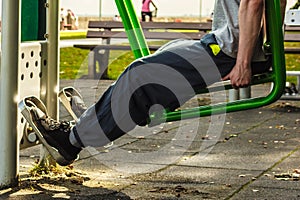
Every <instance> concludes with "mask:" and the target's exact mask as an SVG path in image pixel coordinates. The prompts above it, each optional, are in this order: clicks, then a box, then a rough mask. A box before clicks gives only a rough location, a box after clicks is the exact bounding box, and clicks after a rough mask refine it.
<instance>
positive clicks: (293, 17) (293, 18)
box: [285, 9, 300, 26]
mask: <svg viewBox="0 0 300 200" xmlns="http://www.w3.org/2000/svg"><path fill="white" fill-rule="evenodd" d="M285 24H286V25H294V26H299V25H300V10H296V9H292V10H288V11H287V12H286V16H285Z"/></svg>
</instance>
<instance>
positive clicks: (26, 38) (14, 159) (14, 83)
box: [0, 0, 285, 188]
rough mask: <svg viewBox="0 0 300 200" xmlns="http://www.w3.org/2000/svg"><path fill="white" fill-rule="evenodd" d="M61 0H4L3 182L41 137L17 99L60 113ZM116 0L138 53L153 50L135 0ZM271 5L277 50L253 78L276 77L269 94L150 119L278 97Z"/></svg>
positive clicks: (280, 80) (276, 16)
mask: <svg viewBox="0 0 300 200" xmlns="http://www.w3.org/2000/svg"><path fill="white" fill-rule="evenodd" d="M29 1H30V2H29ZM32 3H33V4H34V5H36V7H35V9H34V10H35V12H32V11H31V10H30V9H29V8H32V7H28V8H23V6H24V5H29V4H32ZM59 3H60V1H59V0H52V1H49V0H22V9H21V1H20V0H2V38H1V40H2V46H1V51H2V57H1V86H0V87H1V88H0V110H1V115H0V124H1V140H0V159H1V162H0V188H4V187H8V186H13V185H15V184H17V182H18V174H19V173H18V171H19V149H20V147H21V149H22V148H27V147H29V146H32V145H35V144H37V141H38V138H36V135H34V133H33V132H30V131H28V130H30V127H28V124H27V122H26V120H25V119H24V118H23V117H22V116H21V114H20V113H19V112H18V105H17V104H18V102H19V101H20V99H22V98H24V97H26V96H36V97H37V99H40V100H41V101H42V102H44V103H45V108H47V111H48V114H49V115H50V116H51V117H53V118H57V119H58V117H59V116H58V114H59V113H58V88H59V87H58V86H59V83H58V81H59V79H58V77H59V73H58V72H59V71H58V70H59V67H58V66H59V63H58V61H59V59H58V57H59V48H58V47H59V45H58V43H59V10H60V9H59V5H60V4H59ZM116 4H117V7H118V10H119V12H120V15H121V17H122V20H123V23H124V27H125V29H126V32H127V34H128V39H129V41H130V45H131V48H132V51H133V53H134V55H135V57H136V58H140V57H142V56H146V55H149V54H150V52H149V49H148V47H147V43H146V41H145V37H144V35H143V31H142V29H141V26H140V23H139V20H138V18H137V16H136V13H135V11H134V9H133V5H132V2H131V1H130V0H116ZM266 6H267V9H266V11H267V12H266V13H267V18H268V19H269V21H268V22H270V23H268V30H269V35H268V36H269V37H268V39H269V42H270V43H269V44H268V45H270V47H269V48H270V50H271V52H272V54H273V56H272V59H273V68H272V71H271V72H269V73H266V74H262V75H259V76H256V77H255V78H254V80H253V84H261V83H265V82H273V85H274V86H273V88H272V90H271V91H270V93H269V94H268V95H267V96H266V97H257V98H251V99H246V100H238V101H235V102H229V103H227V102H224V103H220V104H216V105H209V106H200V107H196V108H193V109H186V110H181V111H176V112H166V113H165V114H164V115H163V116H156V115H153V116H152V117H151V119H152V120H154V121H175V120H180V119H187V118H194V117H200V116H208V115H211V114H219V113H224V112H234V111H239V110H246V109H252V108H257V107H260V106H264V105H267V104H270V103H272V102H274V101H276V100H277V99H279V98H280V96H281V94H282V92H283V90H284V86H285V60H284V52H283V36H282V29H281V16H280V1H279V0H266ZM28 9H29V10H28ZM16 11H19V12H16ZM26 11H27V12H28V16H31V15H32V13H38V14H36V15H35V17H33V19H35V21H34V20H32V19H29V20H28V21H27V22H23V21H22V26H21V23H20V19H21V20H24V17H26V16H27V15H23V14H24V12H26ZM21 13H22V17H21ZM25 21H26V20H25ZM33 22H35V23H33ZM27 26H28V27H35V31H33V30H32V29H30V30H29V31H26V32H25V29H26V28H25V27H27ZM21 27H22V28H21ZM28 27H27V28H28ZM36 27H37V28H36ZM26 34H28V35H26ZM230 88H232V87H231V86H230V84H222V85H220V86H217V87H215V88H214V91H215V90H224V89H230ZM210 91H211V90H210ZM201 92H202V93H205V92H209V91H208V90H205V91H201ZM22 140H23V141H22ZM20 143H21V145H20Z"/></svg>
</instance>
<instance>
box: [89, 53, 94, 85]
mask: <svg viewBox="0 0 300 200" xmlns="http://www.w3.org/2000/svg"><path fill="white" fill-rule="evenodd" d="M95 67H96V62H95V52H94V51H90V52H89V55H88V78H90V79H95V76H96V68H95Z"/></svg>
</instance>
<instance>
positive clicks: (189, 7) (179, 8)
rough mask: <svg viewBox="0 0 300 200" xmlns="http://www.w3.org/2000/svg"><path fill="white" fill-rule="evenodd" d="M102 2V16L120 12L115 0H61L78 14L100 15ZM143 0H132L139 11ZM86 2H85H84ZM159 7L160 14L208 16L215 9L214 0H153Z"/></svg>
mask: <svg viewBox="0 0 300 200" xmlns="http://www.w3.org/2000/svg"><path fill="white" fill-rule="evenodd" d="M100 1H101V2H102V9H101V10H102V16H114V15H115V14H118V10H117V7H116V5H115V1H114V0H84V1H83V0H61V6H62V7H63V8H66V9H68V8H70V9H71V10H73V11H74V12H75V13H76V14H77V15H79V16H80V15H95V16H99V10H100V6H99V2H100ZM141 1H142V0H132V3H133V5H134V7H135V10H136V12H137V13H139V12H140V10H141V6H142V3H141ZM83 2H84V3H83ZM153 2H154V3H155V4H156V6H157V7H158V16H200V2H202V9H201V10H202V12H201V13H202V16H208V15H210V13H211V12H212V10H213V5H214V0H185V1H182V0H153Z"/></svg>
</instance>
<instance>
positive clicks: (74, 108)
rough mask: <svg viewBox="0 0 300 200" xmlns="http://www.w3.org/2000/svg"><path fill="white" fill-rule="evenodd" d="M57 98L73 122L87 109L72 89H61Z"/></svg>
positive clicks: (78, 94)
mask: <svg viewBox="0 0 300 200" xmlns="http://www.w3.org/2000/svg"><path fill="white" fill-rule="evenodd" d="M58 98H59V100H60V101H61V103H62V104H63V106H64V107H65V108H66V110H67V111H68V112H69V114H70V115H71V116H72V118H73V119H74V120H75V121H77V120H78V118H79V117H80V115H82V113H83V112H84V111H85V110H86V109H87V107H86V105H85V103H84V101H83V98H82V96H81V94H80V93H79V92H78V91H77V90H76V89H75V88H74V87H65V88H63V89H62V90H61V91H60V92H59V94H58Z"/></svg>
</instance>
